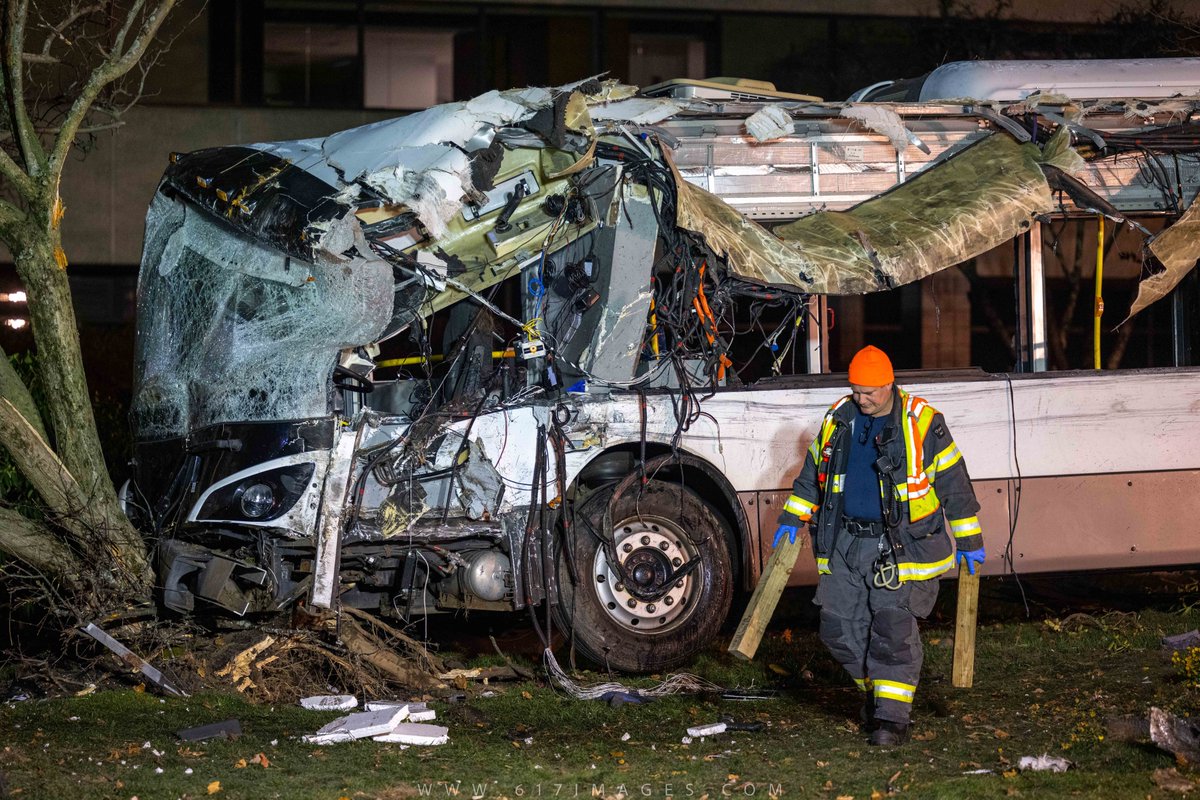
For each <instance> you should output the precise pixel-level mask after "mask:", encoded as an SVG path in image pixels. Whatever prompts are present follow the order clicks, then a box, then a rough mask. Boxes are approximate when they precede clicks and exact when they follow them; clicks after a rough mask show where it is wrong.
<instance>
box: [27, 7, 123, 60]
mask: <svg viewBox="0 0 1200 800" xmlns="http://www.w3.org/2000/svg"><path fill="white" fill-rule="evenodd" d="M103 10H104V5H103V4H102V3H93V4H91V5H87V6H80V7H79V8H76V9H74V10H73V11H71V12H70V13H68V14H67V16H66V17H64V18H63V20H62V22H60V23H58V24H57V25H50V24H49V23H47V24H46V27H47V28H49V29H50V30H49V32H48V33H47V34H46V39H45V41H43V42H42V50H41V52H40V53H38V54H37V56H31V54H26V56H27V57H29V58H34V57H36V58H38V59H39V60H41V59H49V60H50V61H54V62H57V61H58V59H57V58H54V57H53V56H51V55H50V46H51V45H53V44H54V42H56V41H61V42H62V43H63V44H65V45H66V46H67V47H70V46H71V44H72V43H71V40H70V39H68V38H67V37H66V31H67V30H68V29H70V27H71V26H72V25H74V24H75V23H76V22H79V21H80V20H83V19H86V18H87V17H88V15H90V14H93V13H95V12H97V11H103ZM43 63H45V62H43Z"/></svg>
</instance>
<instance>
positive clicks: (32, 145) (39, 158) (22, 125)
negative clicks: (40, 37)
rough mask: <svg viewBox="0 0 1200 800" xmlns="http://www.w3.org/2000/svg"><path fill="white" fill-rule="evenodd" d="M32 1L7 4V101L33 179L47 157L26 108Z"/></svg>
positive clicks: (5, 66) (9, 116)
mask: <svg viewBox="0 0 1200 800" xmlns="http://www.w3.org/2000/svg"><path fill="white" fill-rule="evenodd" d="M28 14H29V0H8V2H6V3H5V4H4V59H3V72H4V86H3V87H2V88H3V90H4V100H5V104H6V105H7V109H8V119H9V122H10V123H11V125H12V129H13V135H14V138H15V139H16V141H17V146H18V147H19V149H20V153H21V160H22V161H23V162H24V164H25V172H26V174H27V175H28V176H30V177H37V176H38V175H39V174H41V172H42V169H43V168H44V166H45V163H46V154H45V152H44V151H43V150H42V145H41V142H39V141H38V138H37V134H36V133H34V130H33V122H32V120H30V118H29V111H28V109H27V108H26V107H25V75H24V69H23V67H24V65H23V63H22V60H21V54H22V52H24V49H25V22H26V18H27V17H28ZM0 166H2V165H0Z"/></svg>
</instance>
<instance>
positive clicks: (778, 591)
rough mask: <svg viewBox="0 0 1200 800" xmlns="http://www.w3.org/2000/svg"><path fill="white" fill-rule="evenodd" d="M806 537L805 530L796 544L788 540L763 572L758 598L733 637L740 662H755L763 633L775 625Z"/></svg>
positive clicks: (756, 591)
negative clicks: (775, 617) (772, 616)
mask: <svg viewBox="0 0 1200 800" xmlns="http://www.w3.org/2000/svg"><path fill="white" fill-rule="evenodd" d="M806 535H807V533H806V531H804V529H803V528H801V529H800V531H799V532H798V533H797V534H796V541H795V543H794V544H793V543H792V542H790V541H788V540H787V539H784V540H783V541H782V542H780V543H779V546H778V547H776V548H775V549H774V550H773V551H772V552H771V557H770V558H769V559H767V565H766V567H764V568H763V573H762V575H760V576H759V578H758V585H757V586H755V587H754V594H753V595H752V596H751V597H750V605H748V606H747V607H746V613H745V614H743V615H742V621H741V622H739V623H738V626H737V631H736V632H734V634H733V641H732V642H730V643H729V652H730V653H733V654H734V655H735V656H737V657H738V658H740V659H743V660H745V661H750V660H751V659H753V658H754V653H755V652H756V651H757V650H758V645H759V642H761V641H762V637H763V633H764V632H766V630H767V624H768V623H769V622H770V621H771V615H772V614H774V613H775V606H777V605H779V597H780V595H782V594H783V589H784V587H785V586H787V582H788V578H790V577H791V575H792V569H794V568H795V566H796V558H797V556H799V555H800V551H801V550H803V549H804V537H805V536H806Z"/></svg>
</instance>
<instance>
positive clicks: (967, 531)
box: [950, 517, 983, 539]
mask: <svg viewBox="0 0 1200 800" xmlns="http://www.w3.org/2000/svg"><path fill="white" fill-rule="evenodd" d="M950 530H951V531H953V532H954V537H955V538H956V539H961V538H962V537H964V536H974V535H975V534H977V533H983V528H982V527H980V525H979V517H963V518H962V519H952V520H950Z"/></svg>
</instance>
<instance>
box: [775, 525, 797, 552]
mask: <svg viewBox="0 0 1200 800" xmlns="http://www.w3.org/2000/svg"><path fill="white" fill-rule="evenodd" d="M784 536H786V537H788V541H789V542H791V543H792V544H795V543H796V526H795V525H787V524H782V525H780V526H779V528H778V529H777V530H776V531H775V544H773V545H771V547H779V543H780V542H782V541H783V537H784Z"/></svg>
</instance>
